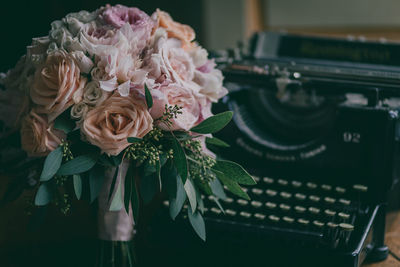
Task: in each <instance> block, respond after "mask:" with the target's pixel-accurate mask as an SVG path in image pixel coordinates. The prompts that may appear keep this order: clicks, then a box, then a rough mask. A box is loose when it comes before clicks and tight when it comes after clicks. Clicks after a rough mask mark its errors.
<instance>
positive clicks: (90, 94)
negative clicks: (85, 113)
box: [83, 81, 110, 106]
mask: <svg viewBox="0 0 400 267" xmlns="http://www.w3.org/2000/svg"><path fill="white" fill-rule="evenodd" d="M109 96H110V93H108V92H106V91H104V90H102V89H101V88H100V85H99V82H97V81H91V82H89V83H87V84H86V87H85V88H84V90H83V102H85V103H86V104H88V105H90V106H98V105H100V104H101V103H103V102H104V100H106V99H107V98H108V97H109Z"/></svg>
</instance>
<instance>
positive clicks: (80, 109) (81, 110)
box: [71, 102, 89, 120]
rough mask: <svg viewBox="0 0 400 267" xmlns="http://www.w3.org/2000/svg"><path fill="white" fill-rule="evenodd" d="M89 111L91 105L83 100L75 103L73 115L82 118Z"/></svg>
mask: <svg viewBox="0 0 400 267" xmlns="http://www.w3.org/2000/svg"><path fill="white" fill-rule="evenodd" d="M88 111H89V106H88V105H86V104H85V103H83V102H80V103H78V104H75V105H73V106H72V108H71V117H72V118H74V119H78V120H81V119H83V118H85V115H86V113H87V112H88Z"/></svg>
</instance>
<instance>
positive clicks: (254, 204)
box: [250, 200, 262, 208]
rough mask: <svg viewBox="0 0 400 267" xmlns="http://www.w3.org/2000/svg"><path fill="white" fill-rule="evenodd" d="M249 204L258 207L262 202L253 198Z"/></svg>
mask: <svg viewBox="0 0 400 267" xmlns="http://www.w3.org/2000/svg"><path fill="white" fill-rule="evenodd" d="M250 204H251V205H252V206H253V207H255V208H259V207H261V206H262V203H261V202H260V201H255V200H253V201H252V202H251V203H250Z"/></svg>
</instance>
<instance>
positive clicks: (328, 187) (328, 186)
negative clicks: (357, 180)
mask: <svg viewBox="0 0 400 267" xmlns="http://www.w3.org/2000/svg"><path fill="white" fill-rule="evenodd" d="M321 188H322V189H323V190H325V191H330V190H332V186H331V185H328V184H323V185H321Z"/></svg>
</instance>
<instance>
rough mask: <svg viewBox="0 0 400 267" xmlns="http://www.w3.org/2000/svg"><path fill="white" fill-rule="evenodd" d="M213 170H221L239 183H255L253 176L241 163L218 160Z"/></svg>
mask: <svg viewBox="0 0 400 267" xmlns="http://www.w3.org/2000/svg"><path fill="white" fill-rule="evenodd" d="M213 170H217V171H220V172H222V173H224V174H225V176H226V177H229V179H232V180H233V181H235V182H238V183H239V184H244V185H255V184H256V181H254V179H253V177H251V175H250V174H249V173H248V172H247V171H245V170H244V169H243V167H242V166H240V165H239V164H237V163H235V162H232V161H228V160H217V163H216V164H215V165H214V166H213Z"/></svg>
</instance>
